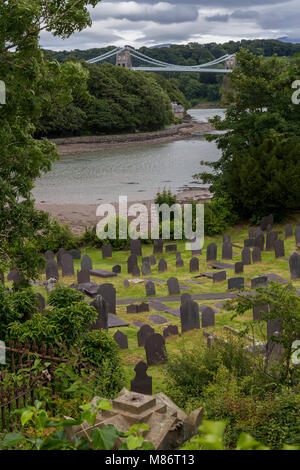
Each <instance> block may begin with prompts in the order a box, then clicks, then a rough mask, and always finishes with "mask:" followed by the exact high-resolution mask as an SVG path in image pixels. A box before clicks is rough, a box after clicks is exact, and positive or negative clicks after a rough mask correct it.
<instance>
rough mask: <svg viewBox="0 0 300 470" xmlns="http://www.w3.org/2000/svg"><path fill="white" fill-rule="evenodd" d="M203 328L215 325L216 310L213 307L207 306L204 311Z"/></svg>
mask: <svg viewBox="0 0 300 470" xmlns="http://www.w3.org/2000/svg"><path fill="white" fill-rule="evenodd" d="M201 324H202V328H207V327H209V326H215V311H214V310H213V309H212V308H211V307H206V309H205V310H203V312H202V318H201Z"/></svg>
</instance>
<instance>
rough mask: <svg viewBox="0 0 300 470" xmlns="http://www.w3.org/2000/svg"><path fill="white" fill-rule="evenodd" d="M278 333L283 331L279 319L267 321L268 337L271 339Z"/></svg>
mask: <svg viewBox="0 0 300 470" xmlns="http://www.w3.org/2000/svg"><path fill="white" fill-rule="evenodd" d="M276 331H278V332H279V333H280V332H281V331H282V324H281V321H280V320H278V319H277V318H269V320H267V337H268V338H271V336H273V335H274V333H275V332H276Z"/></svg>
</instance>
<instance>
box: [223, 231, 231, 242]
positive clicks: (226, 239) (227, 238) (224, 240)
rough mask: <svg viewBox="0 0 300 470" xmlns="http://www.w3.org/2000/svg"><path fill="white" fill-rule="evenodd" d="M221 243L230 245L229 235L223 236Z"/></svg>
mask: <svg viewBox="0 0 300 470" xmlns="http://www.w3.org/2000/svg"><path fill="white" fill-rule="evenodd" d="M223 243H231V238H230V235H228V234H227V233H225V235H223Z"/></svg>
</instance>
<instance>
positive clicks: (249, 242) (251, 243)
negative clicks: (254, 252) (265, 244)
mask: <svg viewBox="0 0 300 470" xmlns="http://www.w3.org/2000/svg"><path fill="white" fill-rule="evenodd" d="M254 246H255V238H248V239H246V240H244V247H245V248H253V247H254Z"/></svg>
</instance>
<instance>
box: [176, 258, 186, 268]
mask: <svg viewBox="0 0 300 470" xmlns="http://www.w3.org/2000/svg"><path fill="white" fill-rule="evenodd" d="M183 266H184V261H183V259H182V258H177V259H176V268H182V267H183Z"/></svg>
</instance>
